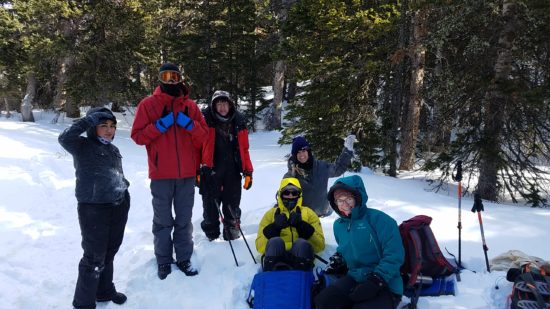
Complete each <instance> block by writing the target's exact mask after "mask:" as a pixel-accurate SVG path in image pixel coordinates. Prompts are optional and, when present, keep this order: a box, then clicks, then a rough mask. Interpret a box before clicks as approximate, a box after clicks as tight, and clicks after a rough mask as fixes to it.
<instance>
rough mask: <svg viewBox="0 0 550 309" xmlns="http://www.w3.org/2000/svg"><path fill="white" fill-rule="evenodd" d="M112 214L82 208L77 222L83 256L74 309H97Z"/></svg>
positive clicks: (101, 208)
mask: <svg viewBox="0 0 550 309" xmlns="http://www.w3.org/2000/svg"><path fill="white" fill-rule="evenodd" d="M109 213H110V211H109V210H108V209H107V208H105V207H104V206H102V205H90V204H79V205H78V222H79V224H80V231H81V234H82V249H83V250H84V254H83V256H82V259H81V260H80V263H79V264H78V279H77V281H76V288H75V293H74V298H73V307H75V308H95V307H96V292H97V287H98V283H99V277H100V276H101V273H102V272H103V270H104V267H105V253H106V251H107V246H108V237H109V236H108V231H109V228H108V225H109V221H110V216H109Z"/></svg>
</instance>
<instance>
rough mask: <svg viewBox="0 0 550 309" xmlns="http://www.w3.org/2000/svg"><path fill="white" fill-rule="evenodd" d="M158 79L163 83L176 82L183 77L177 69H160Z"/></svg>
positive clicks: (179, 81) (180, 80)
mask: <svg viewBox="0 0 550 309" xmlns="http://www.w3.org/2000/svg"><path fill="white" fill-rule="evenodd" d="M159 80H160V82H161V83H164V84H178V83H181V82H182V81H183V78H182V76H181V73H180V72H178V71H162V72H160V73H159Z"/></svg>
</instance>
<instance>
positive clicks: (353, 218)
mask: <svg viewBox="0 0 550 309" xmlns="http://www.w3.org/2000/svg"><path fill="white" fill-rule="evenodd" d="M337 189H345V190H348V191H351V192H353V194H354V195H355V200H356V204H355V207H354V208H353V209H352V211H351V215H350V216H349V217H345V216H344V215H342V214H341V213H340V211H339V210H338V207H337V206H336V203H335V202H334V191H335V190H337ZM328 199H329V202H330V205H331V207H332V208H333V209H334V211H336V213H337V214H338V215H339V216H340V218H339V219H337V220H336V221H334V236H335V238H336V242H337V244H338V247H337V249H336V251H337V252H339V253H340V254H341V255H342V256H343V257H344V260H345V261H346V264H347V266H348V275H349V276H351V277H353V278H354V279H355V281H357V282H359V283H362V282H365V280H366V279H367V276H368V275H369V274H370V273H371V272H375V273H377V274H378V275H380V277H382V278H383V279H384V280H385V281H386V282H387V283H388V286H389V288H390V290H391V291H392V292H393V293H395V294H398V295H402V294H403V281H402V279H401V275H400V272H399V269H400V268H401V265H402V264H403V261H404V256H405V251H404V249H403V243H402V241H401V236H400V234H399V228H398V226H397V223H396V222H395V220H394V219H393V218H391V217H390V216H388V215H387V214H386V213H384V212H382V211H380V210H377V209H370V208H367V200H368V196H367V191H366V190H365V185H364V184H363V180H362V179H361V177H359V176H357V175H353V176H348V177H342V178H339V179H338V180H336V182H335V183H334V185H333V186H332V187H331V189H330V190H329V193H328Z"/></svg>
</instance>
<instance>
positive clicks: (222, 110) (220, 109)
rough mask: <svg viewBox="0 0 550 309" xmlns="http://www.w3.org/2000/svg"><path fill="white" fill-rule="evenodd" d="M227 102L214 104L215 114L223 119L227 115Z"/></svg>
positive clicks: (219, 101) (221, 101)
mask: <svg viewBox="0 0 550 309" xmlns="http://www.w3.org/2000/svg"><path fill="white" fill-rule="evenodd" d="M229 108H230V107H229V102H228V101H227V100H218V101H217V102H216V112H217V113H218V114H220V115H222V116H223V117H225V116H227V114H229Z"/></svg>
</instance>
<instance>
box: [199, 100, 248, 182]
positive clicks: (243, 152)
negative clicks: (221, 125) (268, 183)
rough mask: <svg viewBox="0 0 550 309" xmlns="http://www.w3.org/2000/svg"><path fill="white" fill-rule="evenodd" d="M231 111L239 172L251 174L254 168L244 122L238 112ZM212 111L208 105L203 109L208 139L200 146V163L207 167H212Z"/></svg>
mask: <svg viewBox="0 0 550 309" xmlns="http://www.w3.org/2000/svg"><path fill="white" fill-rule="evenodd" d="M232 112H233V113H234V117H233V118H232V120H231V121H232V122H233V125H234V126H235V130H236V133H237V147H238V148H239V153H238V155H239V157H238V160H240V161H241V172H242V173H245V174H249V175H252V172H253V171H254V168H253V167H252V161H251V160H250V153H249V151H248V149H249V148H250V145H249V142H248V129H247V128H246V122H245V120H244V118H243V116H242V115H241V114H240V113H239V112H237V111H235V110H233V111H232ZM212 113H213V112H212V107H208V108H206V110H204V111H203V115H204V117H205V119H206V123H207V129H208V139H207V140H205V142H204V144H203V148H202V164H204V165H206V166H208V167H214V146H215V145H214V144H215V141H216V123H215V120H214V116H212Z"/></svg>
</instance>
